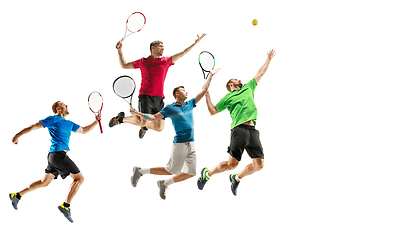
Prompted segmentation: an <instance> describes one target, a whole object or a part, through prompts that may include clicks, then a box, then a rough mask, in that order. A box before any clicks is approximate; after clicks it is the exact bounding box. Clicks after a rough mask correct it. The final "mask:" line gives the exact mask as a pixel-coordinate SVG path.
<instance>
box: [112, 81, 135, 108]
mask: <svg viewBox="0 0 413 240" xmlns="http://www.w3.org/2000/svg"><path fill="white" fill-rule="evenodd" d="M124 77H127V78H130V80H132V83H133V91H132V93H131V94H130V95H129V96H126V97H123V96H121V95H119V94H118V93H117V92H116V90H115V83H116V81H118V80H119V79H121V78H124ZM112 88H113V92H114V93H115V94H116V96H118V97H120V98H122V99H123V100H125V102H127V103H128V104H129V108H130V109H131V110H132V109H133V107H132V97H133V94H134V93H135V90H136V83H135V81H134V80H133V78H131V77H130V76H128V75H122V76H120V77H118V78H116V79H115V81H113V84H112ZM129 97H130V100H129V101H128V100H126V98H129Z"/></svg>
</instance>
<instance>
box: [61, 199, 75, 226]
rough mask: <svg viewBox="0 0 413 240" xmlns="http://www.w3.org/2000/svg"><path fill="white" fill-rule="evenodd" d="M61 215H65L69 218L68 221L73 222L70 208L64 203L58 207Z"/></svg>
mask: <svg viewBox="0 0 413 240" xmlns="http://www.w3.org/2000/svg"><path fill="white" fill-rule="evenodd" d="M57 208H58V209H59V210H60V212H61V213H63V215H64V216H65V217H66V218H67V220H69V222H71V223H72V222H73V219H72V216H71V214H70V207H65V206H64V205H63V203H62V205H60V206H58V207H57Z"/></svg>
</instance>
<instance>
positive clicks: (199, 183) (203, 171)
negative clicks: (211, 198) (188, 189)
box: [197, 168, 210, 190]
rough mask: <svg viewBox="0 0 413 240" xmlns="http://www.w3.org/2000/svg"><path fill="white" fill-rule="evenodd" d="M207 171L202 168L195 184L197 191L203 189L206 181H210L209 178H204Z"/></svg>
mask: <svg viewBox="0 0 413 240" xmlns="http://www.w3.org/2000/svg"><path fill="white" fill-rule="evenodd" d="M208 171H209V169H208V168H203V169H202V171H201V177H200V178H198V181H197V184H198V188H199V190H202V189H204V186H205V184H206V183H207V181H208V180H209V179H210V178H209V177H207V176H206V173H207V172H208Z"/></svg>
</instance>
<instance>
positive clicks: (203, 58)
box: [199, 52, 215, 72]
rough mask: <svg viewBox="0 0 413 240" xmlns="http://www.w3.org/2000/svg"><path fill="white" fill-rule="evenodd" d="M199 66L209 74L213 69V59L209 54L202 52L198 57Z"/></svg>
mask: <svg viewBox="0 0 413 240" xmlns="http://www.w3.org/2000/svg"><path fill="white" fill-rule="evenodd" d="M199 64H200V65H201V68H202V69H203V70H204V71H208V72H210V71H212V69H213V68H214V67H215V59H214V57H213V56H212V55H211V54H210V53H207V52H203V53H201V54H200V55H199Z"/></svg>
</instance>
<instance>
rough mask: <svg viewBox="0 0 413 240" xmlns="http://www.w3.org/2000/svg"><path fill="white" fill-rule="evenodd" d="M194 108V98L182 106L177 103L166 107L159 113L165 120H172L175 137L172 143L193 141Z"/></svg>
mask: <svg viewBox="0 0 413 240" xmlns="http://www.w3.org/2000/svg"><path fill="white" fill-rule="evenodd" d="M194 107H196V105H195V98H192V99H191V100H189V101H186V102H185V103H184V105H183V106H181V105H180V104H178V103H172V104H168V105H166V106H165V107H164V108H163V109H162V110H161V111H160V113H161V114H162V115H163V116H164V117H165V118H168V117H169V118H170V119H171V120H172V125H173V126H174V128H175V133H176V136H175V138H174V143H184V142H193V141H194V116H193V109H194Z"/></svg>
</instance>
